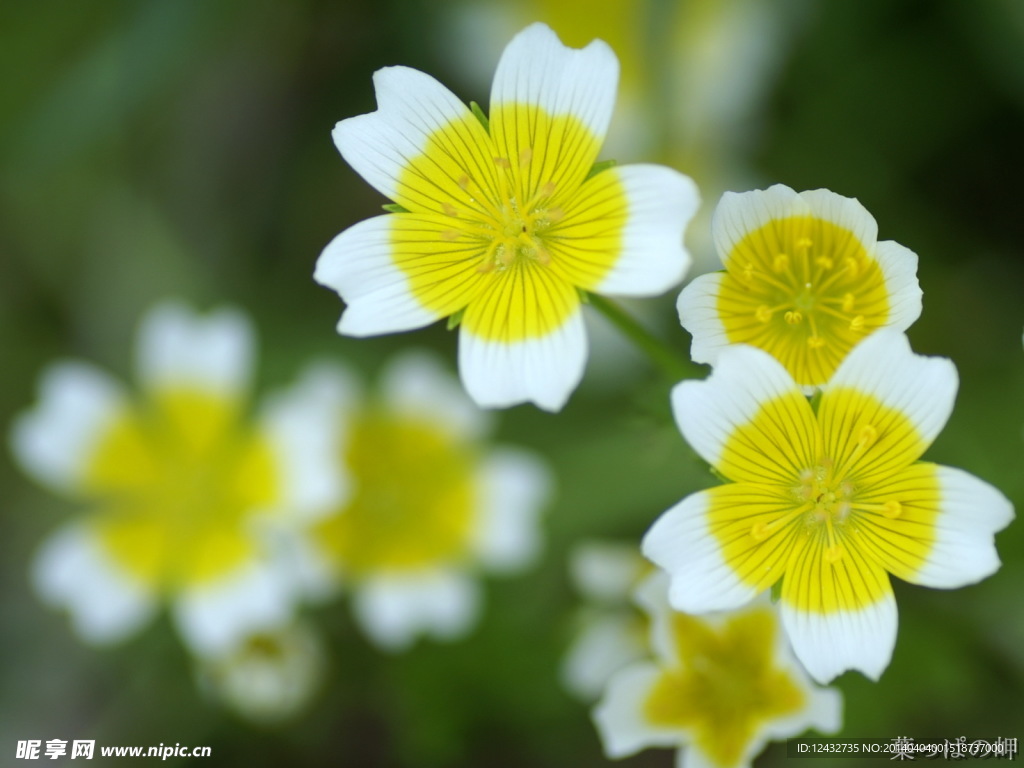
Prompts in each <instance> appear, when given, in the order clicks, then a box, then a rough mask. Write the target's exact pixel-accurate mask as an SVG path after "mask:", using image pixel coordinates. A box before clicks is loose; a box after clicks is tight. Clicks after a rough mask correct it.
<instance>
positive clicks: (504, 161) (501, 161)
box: [494, 157, 512, 168]
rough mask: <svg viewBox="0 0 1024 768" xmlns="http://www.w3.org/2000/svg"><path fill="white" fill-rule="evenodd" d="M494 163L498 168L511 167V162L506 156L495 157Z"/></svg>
mask: <svg viewBox="0 0 1024 768" xmlns="http://www.w3.org/2000/svg"><path fill="white" fill-rule="evenodd" d="M494 164H495V165H496V166H498V167H499V168H511V167H512V163H510V162H509V161H508V158H507V157H496V158H494Z"/></svg>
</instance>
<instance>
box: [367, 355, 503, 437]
mask: <svg viewBox="0 0 1024 768" xmlns="http://www.w3.org/2000/svg"><path fill="white" fill-rule="evenodd" d="M380 391H381V395H382V397H383V399H384V402H385V404H386V405H387V407H388V411H389V412H391V413H394V414H396V415H407V416H410V417H412V418H414V419H424V418H427V419H430V420H432V421H434V422H436V423H437V424H438V426H440V427H442V428H443V429H445V430H446V431H448V432H450V433H451V434H454V435H456V436H458V437H460V438H463V439H466V440H474V439H479V438H482V437H484V436H485V435H486V434H487V433H489V432H490V431H491V428H492V426H493V417H492V414H490V413H487V412H485V411H482V410H480V408H479V407H478V406H477V405H476V404H475V403H474V402H473V401H472V400H470V399H469V398H468V397H466V393H465V391H464V390H463V389H462V387H461V386H460V385H459V382H458V380H457V379H456V378H455V377H454V376H453V375H452V374H450V373H448V371H447V369H446V368H445V366H444V364H443V363H442V362H441V359H440V358H439V357H438V356H437V355H435V354H433V353H430V352H427V351H426V350H415V351H406V352H403V353H401V354H399V355H397V356H396V357H395V358H394V359H392V360H391V362H390V363H388V366H387V368H385V370H384V372H383V374H382V375H381V382H380Z"/></svg>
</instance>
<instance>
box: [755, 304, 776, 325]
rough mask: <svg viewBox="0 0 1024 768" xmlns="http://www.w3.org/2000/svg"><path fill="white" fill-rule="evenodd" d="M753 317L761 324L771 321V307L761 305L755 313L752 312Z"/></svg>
mask: <svg viewBox="0 0 1024 768" xmlns="http://www.w3.org/2000/svg"><path fill="white" fill-rule="evenodd" d="M754 317H755V318H757V319H758V320H759V321H760V322H762V323H767V322H768V321H769V320H771V319H772V310H771V307H769V306H767V305H765V304H762V305H761V306H760V307H758V308H757V311H756V312H754Z"/></svg>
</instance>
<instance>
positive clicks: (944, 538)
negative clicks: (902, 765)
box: [643, 330, 1013, 682]
mask: <svg viewBox="0 0 1024 768" xmlns="http://www.w3.org/2000/svg"><path fill="white" fill-rule="evenodd" d="M956 389H957V374H956V368H955V367H954V366H953V364H952V363H951V362H950V361H949V360H944V359H940V358H932V357H924V356H920V355H915V354H914V353H913V352H912V351H911V349H910V344H909V342H908V341H907V338H906V336H904V335H903V334H902V333H897V332H896V331H892V330H881V331H877V332H876V333H874V334H873V335H872V336H871V337H870V338H868V339H867V340H865V341H863V342H861V343H860V344H859V345H858V346H857V347H856V348H855V349H854V350H853V351H852V352H851V353H850V354H849V355H848V356H847V358H846V359H845V360H844V361H843V363H842V364H841V365H840V366H839V369H838V370H837V371H836V373H835V375H834V376H833V377H832V379H831V380H830V382H829V386H828V388H827V389H826V390H825V391H824V393H823V395H822V396H821V400H820V402H819V403H818V406H817V409H814V408H812V407H811V404H810V403H809V402H808V400H807V398H806V397H805V396H804V395H803V393H802V391H801V389H800V387H799V385H798V383H797V382H796V381H794V380H793V377H792V376H790V375H789V373H788V372H787V371H786V370H785V369H784V368H783V367H782V365H781V364H780V363H779V362H778V361H777V360H775V358H773V357H771V356H770V355H768V354H767V353H765V352H763V351H762V350H759V349H756V348H754V347H749V346H746V345H737V346H735V347H732V348H730V349H726V350H723V351H722V353H721V354H720V356H719V361H718V365H717V366H716V368H715V370H714V372H713V373H712V374H711V376H710V377H709V378H708V379H707V380H706V381H687V382H683V383H682V384H679V385H678V386H677V387H676V389H675V390H674V391H673V393H672V404H673V408H674V410H675V415H676V421H677V422H678V423H679V427H680V429H681V430H682V433H683V436H684V437H685V438H686V440H687V442H689V443H690V445H691V446H693V448H694V450H696V451H697V453H699V454H700V455H701V456H702V457H703V458H704V459H705V460H706V461H707V462H708V463H710V464H711V466H712V467H713V468H714V469H715V470H716V471H717V472H718V473H719V474H720V475H721V476H722V477H724V478H725V479H726V480H727V481H729V482H725V483H724V484H722V485H719V486H716V487H714V488H710V489H708V490H705V491H700V492H698V493H695V494H692V495H690V496H688V497H687V498H685V499H683V500H682V501H681V502H680V503H679V504H677V505H676V506H674V507H673V508H672V509H670V510H668V511H667V512H665V513H664V514H663V515H662V516H661V517H660V518H659V519H658V520H657V521H656V522H655V523H654V525H653V526H652V527H651V529H650V530H649V531H648V532H647V534H646V536H645V537H644V541H643V552H644V554H645V555H646V556H647V557H648V558H650V559H651V560H652V561H653V562H654V563H656V564H657V565H659V566H660V567H662V568H664V569H665V570H666V571H668V572H669V573H670V574H671V575H672V588H671V592H670V594H669V597H670V599H671V601H672V604H673V605H674V606H675V607H676V608H678V609H679V610H683V611H691V612H703V611H711V610H729V609H732V608H737V607H739V606H741V605H743V604H745V603H747V602H748V601H749V600H751V599H753V598H754V597H755V596H756V595H758V594H759V593H761V592H763V591H765V590H767V589H769V588H770V587H772V586H773V585H775V584H776V583H777V582H779V581H780V580H781V592H780V604H781V606H782V620H783V624H784V625H785V628H786V632H787V634H788V636H789V638H790V641H791V642H792V644H793V648H794V651H795V652H796V655H797V657H798V658H799V659H800V661H801V662H802V663H803V665H804V666H805V667H806V668H807V670H808V672H810V673H811V675H812V676H813V677H814V678H815V679H816V680H818V681H820V682H827V681H829V680H831V679H832V678H833V677H835V676H836V675H838V674H840V673H842V672H843V671H844V670H847V669H859V670H861V671H862V672H864V674H866V675H868V676H869V677H871V678H872V679H878V677H879V676H880V675H881V674H882V672H883V671H884V670H885V668H886V667H887V666H888V664H889V660H890V658H891V656H892V651H893V647H894V645H895V643H896V625H897V621H896V599H895V597H894V595H893V591H892V586H891V584H890V582H889V574H892V575H894V576H896V577H898V578H900V579H902V580H904V581H907V582H910V583H912V584H921V585H924V586H929V587H936V588H940V589H951V588H955V587H962V586H965V585H967V584H973V583H975V582H977V581H980V580H981V579H984V578H985V577H987V576H989V575H991V574H992V573H994V572H995V571H996V570H997V569H998V568H999V557H998V555H997V554H996V548H995V543H994V541H993V537H994V534H995V532H996V531H999V530H1001V529H1002V528H1004V527H1005V526H1006V525H1007V524H1009V522H1010V520H1012V519H1013V506H1012V505H1011V503H1010V501H1009V500H1008V499H1007V498H1006V497H1005V496H1003V495H1002V494H1001V493H1000V492H999V491H998V490H996V489H995V488H993V487H992V486H991V485H989V484H988V483H985V482H983V481H982V480H979V479H978V478H976V477H974V476H973V475H970V474H968V473H967V472H964V471H962V470H959V469H954V468H952V467H945V466H942V465H939V464H932V463H930V462H926V461H920V458H921V455H922V454H923V453H924V452H925V450H926V449H927V448H928V446H929V445H931V443H932V441H933V440H935V438H936V437H937V436H938V434H939V432H941V431H942V428H943V426H944V425H945V423H946V420H947V419H948V418H949V415H950V413H952V410H953V400H954V397H955V396H956Z"/></svg>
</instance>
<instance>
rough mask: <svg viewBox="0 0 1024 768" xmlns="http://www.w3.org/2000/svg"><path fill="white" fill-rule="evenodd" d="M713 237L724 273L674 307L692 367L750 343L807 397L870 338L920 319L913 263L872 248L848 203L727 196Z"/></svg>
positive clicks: (869, 232)
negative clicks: (732, 346)
mask: <svg viewBox="0 0 1024 768" xmlns="http://www.w3.org/2000/svg"><path fill="white" fill-rule="evenodd" d="M712 237H713V239H714V242H715V247H716V248H717V250H718V255H719V256H720V257H721V259H722V264H723V265H724V266H725V271H723V272H716V273H713V274H708V275H701V276H700V277H698V278H696V279H695V280H693V282H691V283H690V284H689V285H688V286H686V288H684V289H683V292H682V293H681V294H680V295H679V303H678V308H679V319H680V322H681V323H682V324H683V327H684V328H686V330H688V331H689V332H690V333H691V334H692V335H693V346H692V348H691V356H692V357H693V359H694V361H696V362H698V363H711V364H712V365H714V364H715V363H716V362H717V360H718V357H719V355H720V353H721V351H722V350H723V349H724V348H725V347H727V346H728V345H730V344H750V345H752V346H755V347H760V348H761V349H763V350H765V351H766V352H768V353H769V354H771V355H772V356H773V357H775V359H776V360H778V361H779V362H781V363H782V364H783V365H784V366H785V367H786V370H788V371H789V373H790V374H791V375H792V376H793V378H794V379H795V380H796V382H797V384H799V385H801V386H802V387H804V388H805V389H809V388H813V387H816V386H821V385H823V384H825V383H826V382H827V381H828V380H829V378H830V377H831V376H832V374H833V373H834V372H835V370H836V368H837V367H838V366H839V364H840V362H842V360H843V358H844V357H845V356H846V354H847V353H848V352H849V351H850V350H851V349H853V347H854V346H856V344H857V343H858V342H860V341H861V340H862V339H864V338H866V337H867V336H868V335H870V334H871V333H872V332H873V331H875V330H877V329H878V328H893V329H895V330H898V331H903V330H906V329H907V328H909V327H910V325H911V323H913V322H914V321H915V320H916V319H917V318H918V316H919V315H920V314H921V289H920V287H919V286H918V283H917V255H916V254H914V252H913V251H910V250H908V249H906V248H904V247H903V246H902V245H899V244H898V243H895V242H893V241H891V240H884V241H882V242H878V240H877V238H878V225H877V224H876V223H875V220H874V218H873V217H872V216H871V214H869V213H868V212H867V211H866V210H865V209H864V207H863V206H862V205H861V204H860V203H859V202H857V201H856V200H854V199H852V198H849V197H842V196H841V195H837V194H835V193H833V192H829V191H828V190H826V189H818V190H814V191H812V192H801V193H799V194H798V193H796V192H794V191H793V190H792V189H790V188H789V187H787V186H784V185H782V184H776V185H775V186H772V187H769V188H768V189H766V190H757V191H754V192H744V193H740V194H737V193H733V192H727V193H725V195H723V196H722V201H721V202H720V203H719V204H718V208H717V209H716V210H715V214H714V218H713V222H712Z"/></svg>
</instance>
